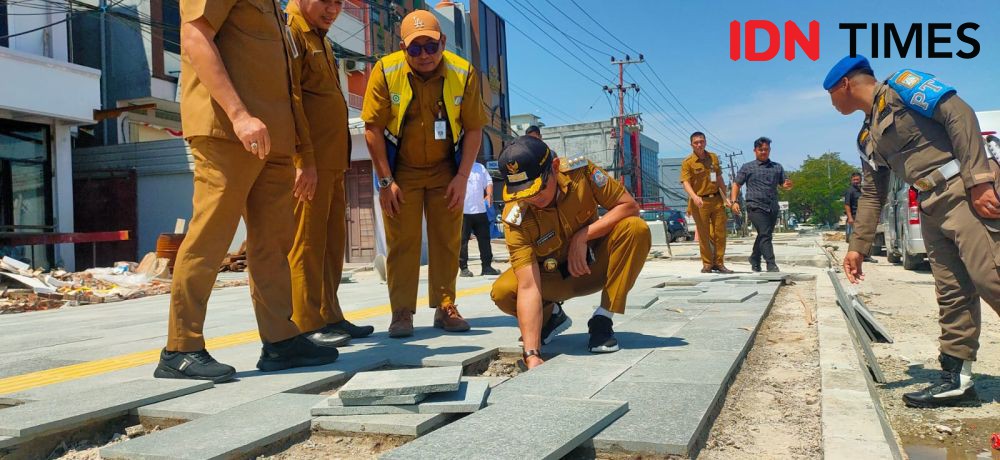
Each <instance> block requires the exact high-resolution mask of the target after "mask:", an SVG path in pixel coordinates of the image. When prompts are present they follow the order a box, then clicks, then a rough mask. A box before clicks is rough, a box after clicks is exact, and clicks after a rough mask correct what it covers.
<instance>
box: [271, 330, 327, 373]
mask: <svg viewBox="0 0 1000 460" xmlns="http://www.w3.org/2000/svg"><path fill="white" fill-rule="evenodd" d="M338 356H340V352H338V351H337V349H336V348H334V347H324V346H320V345H316V344H315V343H313V342H312V341H311V340H309V339H307V338H306V337H305V334H302V335H297V336H295V337H292V338H290V339H288V340H282V341H281V342H276V343H267V342H264V347H263V348H262V349H261V352H260V360H258V361H257V369H260V370H261V371H262V372H274V371H280V370H284V369H290V368H293V367H307V366H321V365H323V364H330V363H332V362H334V361H336V360H337V357H338Z"/></svg>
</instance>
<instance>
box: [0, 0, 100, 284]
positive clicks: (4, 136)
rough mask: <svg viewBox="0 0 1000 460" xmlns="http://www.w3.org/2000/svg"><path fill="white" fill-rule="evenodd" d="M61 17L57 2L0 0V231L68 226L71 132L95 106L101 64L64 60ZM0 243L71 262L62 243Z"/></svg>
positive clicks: (31, 257)
mask: <svg viewBox="0 0 1000 460" xmlns="http://www.w3.org/2000/svg"><path fill="white" fill-rule="evenodd" d="M66 20H67V13H66V12H64V11H62V10H61V9H59V8H50V9H45V10H39V8H38V5H37V4H32V2H30V1H22V2H3V3H0V37H4V38H0V75H2V76H3V77H2V80H3V82H2V83H0V232H4V233H45V232H60V233H64V232H73V231H75V225H74V210H73V195H74V194H73V168H72V164H73V151H72V149H73V142H74V133H75V132H77V130H78V129H79V127H80V126H84V125H90V124H93V123H94V111H95V110H96V109H100V108H101V104H100V79H101V72H100V71H98V70H95V69H91V68H87V67H83V66H79V65H76V64H73V63H72V62H71V50H70V46H69V39H68V37H69V34H70V30H69V28H68V26H67V24H66ZM46 26H47V27H46ZM33 29H38V30H34V31H32V30H33ZM0 251H2V252H3V254H4V255H9V256H12V257H15V258H18V259H22V260H26V261H28V262H29V263H30V264H31V265H33V266H35V267H40V268H49V267H53V266H61V267H66V268H69V269H73V268H75V265H76V264H75V259H76V258H75V255H74V248H73V245H69V244H67V245H56V246H35V247H28V246H7V247H2V248H0Z"/></svg>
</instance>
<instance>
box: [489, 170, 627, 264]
mask: <svg viewBox="0 0 1000 460" xmlns="http://www.w3.org/2000/svg"><path fill="white" fill-rule="evenodd" d="M568 166H569V167H573V166H575V165H572V164H570V165H568ZM556 182H557V183H558V186H559V193H558V196H557V197H556V200H555V204H554V205H553V206H551V207H548V208H545V209H538V208H534V207H530V206H528V205H523V206H522V205H520V204H518V203H509V204H508V205H507V206H506V208H505V209H504V212H503V218H504V223H505V225H506V230H507V231H506V232H505V235H506V236H505V238H506V240H507V249H508V250H509V251H510V266H511V268H512V269H514V270H517V269H518V268H521V267H524V266H527V265H530V264H531V263H532V262H536V261H537V262H539V267H542V268H543V270H544V263H543V262H544V260H545V259H548V258H554V259H556V261H558V262H559V263H562V262H564V261H565V260H566V257H567V253H568V252H569V242H570V239H571V238H572V237H573V235H574V234H575V233H576V232H577V231H579V230H580V229H581V228H583V227H585V226H587V225H590V224H591V223H593V222H594V221H596V220H597V217H598V214H597V207H598V206H601V207H603V208H605V209H610V208H612V207H614V205H615V203H617V202H618V199H619V198H621V196H622V194H623V193H625V187H623V186H622V184H620V183H619V182H618V181H616V180H614V179H612V178H611V177H610V176H609V175H608V173H607V172H605V171H604V170H603V169H601V168H599V167H597V166H596V165H594V164H593V163H590V162H589V161H588V162H587V163H586V165H585V166H580V167H578V168H576V169H572V170H569V171H566V172H560V173H559V174H558V175H556Z"/></svg>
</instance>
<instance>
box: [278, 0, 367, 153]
mask: <svg viewBox="0 0 1000 460" xmlns="http://www.w3.org/2000/svg"><path fill="white" fill-rule="evenodd" d="M285 12H287V13H288V26H289V27H290V28H291V30H292V42H293V43H294V44H295V46H296V48H298V50H299V53H298V56H297V57H294V58H292V78H293V79H294V80H295V81H298V82H300V84H301V86H302V107H303V109H304V110H305V115H306V120H309V121H311V122H312V124H311V125H310V124H309V123H306V125H307V128H306V129H307V130H308V134H309V138H310V140H311V141H312V146H313V151H314V155H315V157H316V169H322V170H341V171H342V170H346V169H347V168H348V167H349V166H350V162H351V160H350V158H351V152H350V151H349V149H348V145H349V143H348V139H349V138H350V132H349V131H348V128H347V101H346V100H345V99H344V92H343V90H342V89H341V86H340V74H339V72H338V71H337V58H336V56H335V55H334V53H333V47H331V46H330V41H329V40H327V39H326V31H325V30H321V29H316V28H313V27H312V26H310V25H309V23H308V22H307V21H306V19H305V18H304V17H303V16H302V10H300V9H299V5H298V3H296V2H288V7H286V8H285Z"/></svg>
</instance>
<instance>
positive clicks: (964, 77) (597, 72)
mask: <svg viewBox="0 0 1000 460" xmlns="http://www.w3.org/2000/svg"><path fill="white" fill-rule="evenodd" d="M486 1H487V3H489V5H490V6H491V7H493V8H494V9H495V10H496V11H497V12H498V13H499V14H501V15H502V16H503V17H504V18H505V19H506V20H507V22H508V26H507V46H508V58H507V59H508V66H509V68H510V69H509V70H510V82H511V83H512V91H511V114H518V113H525V112H531V113H535V114H537V115H540V116H542V120H543V122H545V123H546V124H548V125H561V124H567V123H569V122H580V121H594V120H600V119H607V118H609V117H610V116H611V115H612V107H611V105H609V101H608V100H607V99H606V97H605V96H602V93H601V90H600V87H599V86H598V85H597V84H596V83H594V82H592V81H589V80H588V78H590V79H593V80H597V81H598V82H601V83H602V84H611V81H612V79H614V81H615V82H617V78H618V74H617V66H616V67H614V68H612V66H611V65H610V57H611V55H612V54H615V55H617V56H618V57H619V58H620V57H622V54H623V53H621V52H620V51H629V52H632V57H633V58H634V57H636V56H635V53H634V52H633V51H638V52H641V53H643V55H644V56H645V58H646V61H647V62H646V63H645V64H638V65H634V66H628V68H629V71H628V72H627V74H626V83H628V82H637V83H638V84H639V85H640V86H641V88H642V91H641V92H640V95H639V98H638V109H637V110H638V111H641V112H643V113H645V114H646V115H644V121H645V123H646V127H647V129H646V130H645V134H646V135H648V136H650V137H652V138H654V139H656V140H658V141H659V142H660V157H661V158H662V157H672V156H683V155H686V154H688V153H689V152H690V147H689V146H688V143H687V134H689V133H690V132H691V131H693V130H694V129H695V128H700V127H702V126H704V127H705V128H707V130H708V132H709V133H710V135H709V138H708V142H709V150H713V151H716V152H718V153H722V152H728V151H731V148H730V147H732V148H737V149H742V150H743V152H744V158H745V159H746V160H749V159H751V158H752V156H753V152H752V150H753V140H754V139H755V138H757V137H758V136H762V135H764V136H768V137H770V138H772V139H773V140H774V143H773V145H772V149H773V150H772V158H774V159H776V160H777V161H780V162H782V163H784V164H785V166H786V167H789V168H792V169H795V168H798V167H799V165H801V163H802V161H803V160H804V159H805V158H806V156H807V155H812V156H818V155H820V154H822V153H823V152H826V151H838V152H841V158H843V159H845V160H847V161H849V162H851V163H852V164H858V163H859V160H858V156H857V150H856V148H855V147H854V142H853V140H854V138H855V135H856V134H857V131H858V127H859V125H860V123H861V122H862V120H863V115H862V114H861V113H860V112H859V113H856V114H854V115H852V116H847V117H845V116H842V115H840V114H839V113H838V112H836V111H835V110H834V109H833V107H832V106H831V105H830V100H829V96H828V95H827V93H826V91H825V90H823V88H822V80H823V78H824V77H825V76H826V73H827V71H828V70H829V69H830V67H831V66H832V65H833V64H834V63H836V62H837V61H838V60H839V59H840V58H842V57H843V56H845V55H846V54H848V53H849V32H848V31H846V30H840V29H839V27H838V26H839V24H840V23H849V22H864V23H868V24H871V23H873V22H877V23H880V24H884V23H890V22H891V23H894V24H895V25H896V28H897V29H899V30H901V31H903V33H905V32H906V31H907V30H908V29H909V27H910V25H911V24H913V23H923V24H924V26H923V28H924V30H923V35H924V43H923V52H924V58H922V59H918V58H916V57H915V54H914V50H913V49H911V50H910V53H909V56H908V57H907V58H905V59H899V58H895V57H894V58H890V59H885V58H880V59H872V66H873V67H874V69H875V73H876V76H878V77H879V78H885V77H887V76H888V75H890V74H892V73H893V72H894V71H896V70H898V69H900V68H904V67H911V68H915V69H918V70H922V71H925V72H929V73H932V74H935V75H937V77H938V78H939V79H940V80H941V81H944V82H946V83H949V84H951V85H953V86H955V87H956V88H957V89H958V92H959V94H960V95H961V96H962V97H963V98H964V99H965V100H966V101H967V102H969V104H970V105H972V107H973V108H974V109H975V110H980V111H981V110H1000V1H997V0H953V1H950V2H946V1H940V0H939V1H925V0H911V1H909V2H880V1H871V0H864V1H863V0H842V1H825V2H814V1H808V2H804V1H791V0H787V1H786V0H766V1H765V0H760V1H753V0H746V1H735V0H718V1H680V0H662V1H654V0H620V1H616V2H608V1H605V0H575V1H576V3H577V4H579V6H580V7H582V8H583V9H584V10H586V11H587V12H588V13H589V14H590V15H591V16H593V17H594V18H596V19H597V20H598V21H601V23H602V25H603V26H604V28H606V29H607V30H608V31H610V32H611V33H613V34H614V35H615V36H616V37H617V39H618V40H620V41H621V42H623V43H624V44H623V43H620V42H619V41H617V40H615V39H614V38H612V37H611V35H609V34H608V33H606V32H605V31H604V30H601V28H600V27H598V26H597V25H596V24H595V23H594V22H592V21H591V20H590V19H589V18H587V17H586V16H585V15H584V13H583V12H581V10H580V9H578V8H577V6H575V5H574V3H573V2H572V1H571V0H486ZM560 11H561V12H562V13H565V14H566V15H568V16H569V18H567V16H565V15H563V14H562V13H560ZM539 13H541V16H540V15H539ZM526 16H527V17H526ZM542 17H544V20H543V19H542ZM528 18H530V19H531V20H533V21H534V22H535V23H536V24H538V25H540V26H543V27H544V28H545V31H546V32H548V33H549V35H551V36H552V37H554V38H555V39H557V41H558V42H559V43H561V44H562V46H564V47H566V48H567V49H569V50H570V51H572V54H573V55H575V56H577V57H579V58H580V59H581V60H583V61H584V62H586V63H587V66H585V64H583V63H581V62H580V61H579V60H577V59H576V58H574V57H573V56H572V55H570V53H568V52H567V51H565V50H564V49H563V48H561V47H560V46H559V45H557V44H556V43H554V42H553V40H552V39H551V38H550V37H548V36H546V35H545V34H544V33H543V32H541V31H540V30H539V27H537V26H536V25H534V24H532V22H531V21H529V19H528ZM570 18H572V20H575V21H576V22H577V23H579V24H580V25H582V26H584V27H585V28H587V29H588V30H589V31H590V32H592V33H593V34H595V35H596V36H597V37H598V38H595V37H593V36H591V35H589V34H588V33H587V32H585V31H583V30H582V29H581V28H580V27H579V26H577V25H575V24H573V22H571V19H570ZM751 19H763V20H769V21H771V22H773V23H775V24H777V25H779V28H781V26H782V24H784V22H785V21H789V20H791V21H794V22H795V23H797V24H798V25H799V26H800V27H801V28H802V29H803V30H807V27H808V22H809V21H811V20H816V21H818V22H819V23H820V37H821V38H820V57H819V60H817V61H812V60H811V59H809V58H807V57H805V55H804V53H802V52H801V50H798V49H797V50H796V59H795V60H794V61H791V62H789V61H787V60H785V59H784V57H783V53H784V48H782V52H781V53H780V54H779V55H778V57H776V58H775V59H773V60H771V61H767V62H749V61H746V60H745V59H744V60H740V61H733V60H731V59H730V58H729V23H730V21H733V20H737V21H740V22H741V23H745V21H747V20H751ZM545 20H547V21H549V22H551V25H550V24H547V23H546V22H545ZM931 22H939V23H951V24H952V28H951V29H950V30H946V31H944V33H943V34H942V35H943V36H947V37H951V43H948V44H942V45H939V47H938V50H939V51H951V52H953V53H954V52H957V51H959V50H964V51H970V50H971V46H970V45H968V44H966V43H964V42H962V41H959V40H958V36H957V28H958V26H959V25H960V24H962V23H965V22H974V23H976V24H978V25H979V29H978V30H970V31H968V33H967V35H969V36H971V37H972V38H975V39H976V40H977V41H978V42H979V43H980V52H979V55H978V56H977V57H975V58H973V59H960V58H957V57H953V58H951V59H930V58H927V57H926V56H927V53H928V40H927V23H931ZM552 25H554V26H555V27H552ZM517 29H520V30H522V31H524V32H526V33H527V34H528V35H529V36H530V38H529V37H526V36H525V35H524V34H522V33H521V32H519V31H518V30H517ZM557 29H558V30H557ZM870 30H871V27H870V26H869V30H867V31H861V32H860V33H859V34H858V52H859V53H861V54H864V55H866V56H869V57H871V56H872V52H871V43H870V42H871V38H870V33H871V32H870ZM560 31H561V32H560ZM881 32H882V31H881V30H880V37H881ZM564 34H565V35H564ZM566 35H569V37H571V38H568V37H567V36H566ZM574 41H575V43H576V44H575V45H574V43H573V42H574ZM625 45H628V46H627V47H626V46H625ZM612 46H613V47H616V48H618V49H619V50H620V51H615V50H614V49H612V48H611V47H612ZM759 46H760V47H763V45H759ZM589 47H592V48H596V49H597V50H598V51H601V52H598V51H595V50H592V49H590V48H589ZM543 48H544V49H549V50H551V51H553V52H555V53H556V54H558V55H559V57H561V58H562V59H564V60H565V61H567V62H568V63H570V64H572V65H573V67H575V68H576V69H578V70H580V71H581V72H582V73H584V74H586V75H587V77H584V76H582V75H580V74H579V73H577V72H575V71H573V70H572V69H570V68H569V67H568V66H566V65H564V64H562V63H560V62H558V61H557V60H556V59H555V58H554V57H552V55H551V54H549V53H547V52H546V51H545V50H544V49H543ZM882 51H883V50H879V54H880V55H882ZM892 51H893V56H897V55H898V53H897V52H896V50H895V49H893V50H892ZM595 61H596V62H595ZM640 66H642V67H643V69H642V71H640V70H639V67H640ZM643 72H644V73H643ZM657 76H658V77H659V80H662V83H661V82H659V81H657ZM664 85H666V87H664ZM668 89H669V92H672V93H673V95H675V96H676V98H677V99H678V100H679V101H680V103H681V104H682V105H683V108H682V107H681V104H678V102H677V101H676V100H675V99H674V98H672V97H671V96H670V94H669V93H668V91H667V90H668ZM667 101H669V102H670V103H668V102H667ZM613 103H614V113H615V114H617V107H618V105H617V99H615V100H614V101H613ZM685 108H686V111H685V110H684V109H685ZM688 113H690V115H688ZM671 120H673V121H671ZM674 121H675V122H676V123H677V125H674ZM996 128H998V130H1000V127H996ZM543 132H544V130H543ZM723 144H725V145H723Z"/></svg>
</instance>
